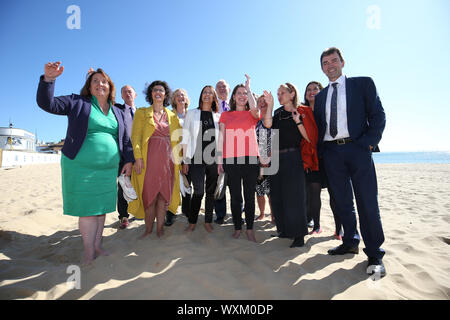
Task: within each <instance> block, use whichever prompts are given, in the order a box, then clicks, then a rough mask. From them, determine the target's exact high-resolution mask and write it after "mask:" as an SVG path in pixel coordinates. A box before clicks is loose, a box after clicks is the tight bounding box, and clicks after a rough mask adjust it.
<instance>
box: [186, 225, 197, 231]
mask: <svg viewBox="0 0 450 320" xmlns="http://www.w3.org/2000/svg"><path fill="white" fill-rule="evenodd" d="M194 230H195V224H189V227H187V228H186V229H184V231H186V232H192V231H194Z"/></svg>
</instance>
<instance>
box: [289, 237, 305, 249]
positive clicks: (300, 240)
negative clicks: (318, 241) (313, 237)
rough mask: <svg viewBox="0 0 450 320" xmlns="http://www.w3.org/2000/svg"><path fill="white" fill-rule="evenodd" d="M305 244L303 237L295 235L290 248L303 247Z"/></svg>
mask: <svg viewBox="0 0 450 320" xmlns="http://www.w3.org/2000/svg"><path fill="white" fill-rule="evenodd" d="M304 245H305V240H304V238H303V237H295V238H294V242H292V244H291V248H297V247H303V246H304Z"/></svg>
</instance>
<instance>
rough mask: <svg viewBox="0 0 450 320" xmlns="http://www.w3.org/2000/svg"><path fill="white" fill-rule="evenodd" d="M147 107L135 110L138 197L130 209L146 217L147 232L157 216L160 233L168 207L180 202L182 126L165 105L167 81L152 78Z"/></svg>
mask: <svg viewBox="0 0 450 320" xmlns="http://www.w3.org/2000/svg"><path fill="white" fill-rule="evenodd" d="M146 91H147V92H146V95H147V96H146V100H147V102H149V103H150V107H148V108H140V109H138V110H137V111H136V114H135V116H134V120H133V128H132V131H131V141H132V144H133V152H134V157H135V160H136V162H135V164H134V170H133V173H132V176H131V182H132V184H133V187H134V188H135V190H136V193H137V194H138V199H136V200H134V201H132V202H130V203H129V206H128V211H129V212H130V213H132V214H133V215H134V216H135V217H136V218H138V219H145V233H144V234H143V235H142V237H141V239H142V238H144V237H145V236H147V235H148V234H150V233H151V232H152V230H153V223H154V221H155V218H156V223H157V224H156V226H157V227H156V231H157V235H158V237H161V236H162V235H163V233H164V218H165V213H166V211H167V209H169V210H170V209H172V210H173V208H175V211H173V212H176V209H177V207H178V205H179V203H180V185H179V171H180V163H181V157H180V152H179V151H180V148H181V146H180V145H179V142H180V141H181V135H182V129H181V126H180V123H179V121H178V117H177V115H176V114H175V113H174V112H172V111H170V110H169V109H167V108H166V106H168V105H169V101H170V88H169V86H168V84H167V83H166V82H165V81H153V82H152V83H151V84H150V86H148V88H147V90H146Z"/></svg>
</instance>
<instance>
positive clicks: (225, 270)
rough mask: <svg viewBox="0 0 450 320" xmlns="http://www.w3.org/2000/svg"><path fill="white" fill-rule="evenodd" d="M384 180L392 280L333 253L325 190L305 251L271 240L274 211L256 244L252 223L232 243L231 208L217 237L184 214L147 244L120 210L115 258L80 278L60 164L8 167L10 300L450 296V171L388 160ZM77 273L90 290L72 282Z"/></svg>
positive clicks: (5, 289)
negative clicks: (316, 230)
mask: <svg viewBox="0 0 450 320" xmlns="http://www.w3.org/2000/svg"><path fill="white" fill-rule="evenodd" d="M377 175H378V187H379V203H380V210H381V218H382V222H383V228H384V232H385V238H386V240H385V243H384V244H383V246H382V247H383V248H384V249H385V250H386V255H385V258H384V260H383V261H384V264H385V266H386V270H387V275H386V277H384V278H382V279H381V280H377V281H373V279H372V278H370V277H368V276H367V275H366V273H365V270H366V264H367V257H366V256H365V254H364V253H363V252H362V250H360V253H359V254H358V255H345V256H330V255H328V254H327V250H328V249H330V248H332V247H335V246H338V245H339V244H340V241H338V240H335V239H334V238H333V232H334V221H333V216H332V213H331V210H330V208H329V204H328V193H327V192H326V190H323V191H322V211H321V224H322V228H323V230H324V231H323V232H322V233H321V234H319V235H315V236H306V237H305V240H306V244H305V246H304V247H302V248H289V245H290V243H291V240H289V239H278V238H272V237H271V236H270V235H271V234H274V233H275V226H274V225H272V224H271V223H270V214H269V208H268V206H267V208H266V217H265V219H264V220H262V221H256V222H255V227H254V229H255V232H256V238H257V240H258V243H252V242H250V241H247V239H246V236H245V227H244V228H243V230H244V232H243V233H242V235H241V237H240V238H239V239H233V238H232V237H231V235H232V233H233V225H232V222H231V215H230V213H228V214H227V218H226V223H225V224H223V225H221V226H219V225H216V224H214V231H213V233H211V234H208V233H207V232H206V231H205V229H204V227H203V221H204V215H200V217H199V222H198V224H197V228H196V230H195V231H194V232H193V233H192V234H186V233H185V232H184V228H185V227H186V226H187V219H186V218H185V217H184V216H183V215H181V214H179V215H178V216H177V220H176V221H175V223H174V224H173V225H172V226H171V227H165V235H164V236H163V237H162V238H161V239H159V238H157V237H156V234H155V233H156V232H155V231H154V233H153V234H151V235H150V236H149V237H148V238H147V239H144V240H138V237H139V236H140V235H142V234H143V232H144V222H143V221H136V220H135V221H133V222H132V223H131V225H130V227H129V228H128V229H126V230H119V229H118V220H117V213H110V214H108V215H107V218H106V225H105V230H104V241H103V244H104V247H105V249H106V250H108V251H109V252H110V255H109V256H102V257H99V258H97V259H96V260H95V261H94V263H93V264H92V265H90V266H87V267H81V269H79V271H80V273H78V266H79V265H80V263H81V257H82V251H83V247H82V240H81V236H80V234H79V232H78V218H75V217H70V216H64V215H63V214H62V197H61V174H60V166H59V164H45V165H30V166H24V167H21V168H14V169H8V170H7V169H0V181H1V185H0V299H167V300H172V299H181V300H191V299H207V300H209V299H225V300H229V299H230V300H231V299H233V300H234V299H246V300H249V299H250V300H253V299H256V300H259V299H267V300H278V299H286V300H299V299H394V300H397V299H427V300H428V299H443V300H447V299H449V297H450V258H449V257H450V246H449V244H450V165H448V164H442V165H439V164H426V165H421V164H420V165H419V164H408V165H402V164H397V165H392V164H390V165H386V164H383V165H377ZM229 199H230V198H229V197H228V200H229ZM179 210H180V209H179ZM227 211H228V212H230V206H229V203H228V210H227ZM258 214H259V212H258V210H256V215H258ZM155 225H156V224H155ZM363 247H364V244H363V242H361V245H360V249H362V248H363ZM78 274H79V275H80V278H77V279H80V282H79V284H80V289H77V288H73V287H71V286H70V285H68V284H67V280H72V279H75V278H76V277H75V276H77V275H78ZM69 283H72V282H69Z"/></svg>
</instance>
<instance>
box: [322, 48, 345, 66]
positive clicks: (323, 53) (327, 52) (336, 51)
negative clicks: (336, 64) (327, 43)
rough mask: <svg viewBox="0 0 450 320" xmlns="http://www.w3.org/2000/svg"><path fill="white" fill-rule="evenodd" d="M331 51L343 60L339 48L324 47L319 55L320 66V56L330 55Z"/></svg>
mask: <svg viewBox="0 0 450 320" xmlns="http://www.w3.org/2000/svg"><path fill="white" fill-rule="evenodd" d="M333 53H337V54H338V56H339V58H340V59H341V61H344V58H343V57H342V54H341V50H339V49H338V48H336V47H331V48H327V49H325V50H324V51H323V52H322V54H321V55H320V66H322V58H323V57H326V56H329V55H332V54H333Z"/></svg>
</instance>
